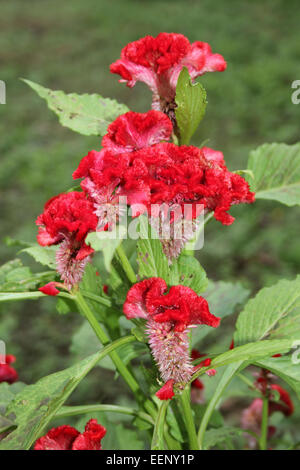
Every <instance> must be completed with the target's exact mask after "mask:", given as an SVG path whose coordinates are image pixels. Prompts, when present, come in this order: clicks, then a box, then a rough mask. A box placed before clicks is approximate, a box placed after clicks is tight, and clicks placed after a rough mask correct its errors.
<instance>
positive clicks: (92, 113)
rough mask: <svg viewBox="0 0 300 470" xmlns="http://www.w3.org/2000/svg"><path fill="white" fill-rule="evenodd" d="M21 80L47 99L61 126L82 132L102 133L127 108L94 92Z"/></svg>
mask: <svg viewBox="0 0 300 470" xmlns="http://www.w3.org/2000/svg"><path fill="white" fill-rule="evenodd" d="M23 81H24V82H25V83H27V85H29V86H30V87H31V88H32V89H33V90H34V91H36V92H37V94H38V95H39V96H40V97H41V98H44V99H45V100H46V101H47V104H48V107H49V108H50V109H51V110H52V111H54V112H55V114H57V116H58V118H59V122H60V123H61V125H62V126H66V127H68V128H69V129H72V131H75V132H79V133H80V134H83V135H104V134H106V130H107V126H108V125H109V124H110V123H111V122H112V121H114V120H115V119H116V118H117V117H118V116H120V114H123V113H126V112H127V111H129V109H128V108H127V106H125V105H124V104H120V103H118V102H117V101H115V100H112V99H110V98H103V97H102V96H101V95H98V94H93V95H88V94H84V95H77V94H76V93H70V94H66V93H64V92H63V91H53V90H50V89H49V88H44V87H43V86H41V85H38V84H37V83H34V82H32V81H30V80H24V79H23Z"/></svg>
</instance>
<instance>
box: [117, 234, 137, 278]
mask: <svg viewBox="0 0 300 470" xmlns="http://www.w3.org/2000/svg"><path fill="white" fill-rule="evenodd" d="M116 252H117V254H118V256H119V259H120V262H121V264H122V267H123V269H124V271H125V273H126V276H127V277H128V279H129V281H130V282H131V283H132V284H135V283H136V281H137V279H136V274H135V272H134V270H133V269H132V266H131V264H130V262H129V260H128V258H127V256H126V253H125V251H124V248H123V246H122V243H121V244H120V245H119V246H118V248H117V249H116Z"/></svg>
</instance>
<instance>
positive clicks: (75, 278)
mask: <svg viewBox="0 0 300 470" xmlns="http://www.w3.org/2000/svg"><path fill="white" fill-rule="evenodd" d="M36 224H37V225H38V226H39V233H38V236H37V240H38V242H39V244H40V245H42V246H49V245H57V244H60V248H59V249H58V251H57V254H56V263H57V270H58V272H59V274H60V276H61V278H62V280H63V281H64V282H65V284H66V286H67V287H68V288H71V287H72V286H73V285H74V284H77V283H78V282H79V281H80V279H81V276H82V273H83V271H84V267H85V265H86V263H87V262H88V260H89V257H90V255H91V254H92V253H93V251H94V250H93V249H92V248H91V247H90V246H88V245H86V243H85V238H86V236H87V234H88V233H89V232H91V231H95V230H96V228H97V217H96V215H95V214H94V207H93V204H92V202H91V201H89V200H87V198H86V196H85V194H84V193H80V192H76V191H74V192H69V193H65V194H60V195H58V196H56V197H54V198H52V199H50V200H49V201H48V202H47V203H46V205H45V208H44V212H43V213H42V214H41V215H40V216H39V217H38V218H37V221H36Z"/></svg>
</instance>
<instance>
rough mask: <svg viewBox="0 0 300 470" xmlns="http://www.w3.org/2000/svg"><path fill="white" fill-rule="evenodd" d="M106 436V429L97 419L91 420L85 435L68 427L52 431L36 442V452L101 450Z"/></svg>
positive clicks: (86, 427) (60, 427)
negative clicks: (102, 441)
mask: <svg viewBox="0 0 300 470" xmlns="http://www.w3.org/2000/svg"><path fill="white" fill-rule="evenodd" d="M105 434H106V429H105V428H104V427H103V426H101V425H100V424H98V423H97V420H96V419H90V420H89V421H88V423H87V424H86V426H85V431H84V432H83V433H80V432H79V431H77V429H75V428H73V427H72V426H68V425H64V426H59V427H57V428H53V429H50V431H48V433H47V434H46V435H45V436H43V437H40V439H38V440H37V441H36V443H35V445H34V450H101V440H102V438H103V437H104V436H105Z"/></svg>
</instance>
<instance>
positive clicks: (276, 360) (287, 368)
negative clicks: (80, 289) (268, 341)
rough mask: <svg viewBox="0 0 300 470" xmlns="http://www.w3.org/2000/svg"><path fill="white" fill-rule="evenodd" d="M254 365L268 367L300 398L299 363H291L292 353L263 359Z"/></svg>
mask: <svg viewBox="0 0 300 470" xmlns="http://www.w3.org/2000/svg"><path fill="white" fill-rule="evenodd" d="M255 365H257V366H259V367H262V368H264V369H268V370H270V371H271V372H273V374H275V375H277V376H278V377H280V378H281V379H283V380H284V381H285V382H286V383H288V384H289V385H290V386H291V387H292V388H293V389H294V390H295V392H296V394H297V396H298V398H299V400H300V367H299V364H296V363H293V361H292V355H290V354H289V355H288V356H284V357H272V358H269V359H263V360H260V361H257V362H256V364H255Z"/></svg>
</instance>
